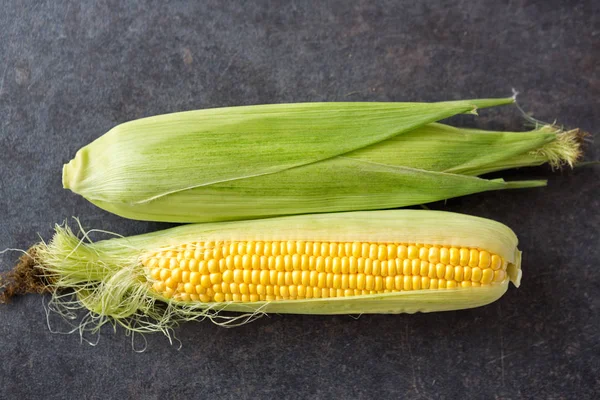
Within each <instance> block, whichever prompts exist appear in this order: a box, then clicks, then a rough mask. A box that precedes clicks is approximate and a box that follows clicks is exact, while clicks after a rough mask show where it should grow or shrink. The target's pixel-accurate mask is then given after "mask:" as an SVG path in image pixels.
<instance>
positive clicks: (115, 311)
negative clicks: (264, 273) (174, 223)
mask: <svg viewBox="0 0 600 400" xmlns="http://www.w3.org/2000/svg"><path fill="white" fill-rule="evenodd" d="M414 212H417V213H423V212H425V211H404V212H401V211H396V212H385V211H382V212H368V213H364V212H359V213H344V215H343V216H342V215H331V214H324V215H316V216H300V217H287V218H286V217H283V218H279V219H272V220H263V221H243V222H238V223H221V224H202V225H200V226H191V225H188V226H182V227H179V228H173V229H171V230H167V231H162V232H155V233H152V234H147V235H141V236H138V237H131V238H123V237H119V235H115V236H117V237H118V238H117V239H112V240H108V241H101V242H96V243H91V239H90V237H89V234H90V233H91V232H94V231H87V232H86V231H85V230H83V228H81V226H80V230H81V232H82V233H81V235H80V238H78V237H76V236H75V235H74V234H73V233H72V231H71V230H70V229H69V228H68V227H67V226H66V225H63V226H57V227H56V234H55V236H54V238H53V240H52V241H51V242H50V243H45V242H41V243H40V244H38V245H37V246H35V247H34V248H33V251H32V253H33V254H35V257H36V260H37V261H38V264H40V265H41V266H42V267H43V268H44V270H45V272H46V274H47V276H48V278H49V280H50V282H51V288H52V289H53V295H52V298H51V300H50V301H49V303H48V305H47V307H46V309H47V320H48V323H49V324H50V315H51V314H58V315H60V316H63V317H64V319H65V320H66V321H68V322H69V325H68V326H69V329H68V330H67V332H65V333H73V332H78V333H79V334H80V337H81V340H86V341H88V342H89V343H90V344H95V343H96V342H97V339H96V340H95V341H92V340H88V339H84V335H85V334H99V332H100V328H101V327H102V326H104V325H106V324H110V325H112V326H113V329H116V328H117V327H119V326H120V327H122V328H124V329H125V331H126V333H127V334H128V335H132V343H134V337H135V335H138V336H139V335H144V334H146V333H150V332H163V334H165V335H166V336H167V337H168V338H169V340H170V341H171V342H172V341H173V340H176V339H175V338H174V330H173V328H174V327H175V326H177V325H178V324H179V323H181V322H185V321H193V320H204V319H209V320H211V321H212V322H213V323H216V324H218V325H220V326H224V327H234V326H239V325H242V324H245V323H248V322H251V321H253V320H254V319H256V318H258V317H260V316H263V315H265V314H266V312H267V311H268V309H269V307H272V306H274V305H277V306H278V307H279V306H280V305H281V304H283V303H286V304H287V306H286V307H289V306H290V305H291V306H295V305H296V304H299V305H300V304H303V303H304V304H308V302H307V301H302V300H290V301H282V302H278V301H267V302H257V303H239V302H222V303H197V302H181V301H172V300H169V299H166V298H164V297H162V296H160V295H157V293H156V292H153V291H152V288H151V285H150V284H151V282H150V281H149V280H148V275H147V271H146V270H145V269H144V268H143V267H142V266H141V262H140V260H141V257H142V256H143V254H145V253H147V252H148V251H151V250H158V249H160V248H164V247H165V246H167V247H172V248H174V247H176V246H178V245H181V244H183V243H189V242H190V241H191V240H192V239H196V240H197V239H206V238H208V237H211V235H215V232H225V233H224V235H225V236H229V235H231V233H232V232H247V234H248V237H250V238H257V236H256V235H257V234H262V235H265V236H264V237H267V236H270V237H274V238H275V239H282V238H283V237H284V236H286V235H292V234H293V235H297V236H298V237H300V238H301V239H302V238H304V239H305V238H306V237H312V236H315V237H317V238H319V237H320V238H321V239H325V240H327V239H328V238H329V237H328V235H329V236H330V237H338V236H339V237H340V238H341V239H352V238H355V239H363V236H364V237H373V238H374V239H377V240H379V239H381V238H382V237H385V236H386V235H388V234H389V232H393V230H390V229H387V230H386V229H382V233H380V234H378V229H379V228H378V227H379V226H380V225H381V224H386V221H387V220H389V219H391V218H392V217H394V216H406V215H410V216H412V217H411V218H412V220H411V219H410V218H409V219H406V218H405V221H409V222H410V221H416V220H422V219H423V218H422V217H421V216H423V217H424V216H425V214H417V215H414V214H413V213H414ZM427 213H433V214H434V216H435V217H436V218H437V216H438V215H439V213H438V212H427ZM441 214H443V215H446V214H448V213H441ZM428 215H430V216H431V215H432V214H428ZM367 216H368V218H367ZM361 218H362V219H361ZM373 218H374V221H375V223H371V222H369V221H371V220H372V219H373ZM453 218H454V219H455V221H454V222H451V223H449V224H448V223H446V224H445V226H450V227H453V228H452V229H449V230H451V231H453V232H454V235H453V239H452V240H453V241H454V244H456V245H460V244H461V242H462V243H463V244H465V243H464V242H465V241H466V242H472V244H476V242H477V241H479V244H481V247H484V248H485V247H487V246H490V247H493V248H494V249H495V250H496V251H498V252H500V253H502V254H503V255H505V256H506V255H507V257H508V258H509V259H510V261H512V262H514V263H516V264H515V265H518V259H517V258H515V257H517V256H516V253H514V252H515V251H516V247H515V246H516V238H514V237H513V236H514V234H512V231H510V230H508V228H506V227H504V226H502V225H501V224H497V223H493V222H492V221H487V222H488V223H490V224H491V225H490V226H488V225H484V223H483V222H481V219H477V218H473V217H467V216H460V217H458V216H454V217H453ZM465 218H466V220H465V223H466V224H467V225H468V224H469V222H471V223H474V222H475V223H477V224H478V225H479V228H478V225H477V224H476V225H475V226H471V225H469V227H466V226H463V227H461V225H460V224H458V225H457V221H458V222H460V221H462V220H463V219H465ZM346 219H348V220H349V221H352V222H348V221H347V220H346ZM400 220H402V218H400ZM294 221H296V222H294ZM436 221H437V220H436V219H435V218H433V216H431V217H430V218H429V222H427V218H425V223H426V224H429V226H431V227H434V226H437V222H436ZM303 224H304V225H303ZM336 224H338V225H341V226H339V227H338V226H336ZM344 224H345V225H344ZM352 224H355V226H354V228H356V227H358V226H362V227H363V232H359V233H358V234H357V233H356V229H354V228H352V229H348V227H352V226H353V225H352ZM369 224H371V225H369ZM387 224H390V223H389V222H387ZM398 224H399V226H403V225H402V223H400V222H399V223H398ZM453 224H454V225H453ZM255 225H257V226H255ZM365 225H366V226H365ZM410 225H411V224H410V223H409V224H407V225H406V227H405V228H404V229H405V230H408V231H410V230H411V229H412V230H413V231H412V233H411V232H409V233H407V235H408V234H409V235H410V237H413V236H414V237H415V238H417V239H425V238H430V240H431V242H432V243H434V244H439V243H442V242H448V241H449V240H448V238H447V237H444V235H446V236H448V237H449V233H444V234H442V235H440V234H438V235H431V234H430V233H429V231H428V229H429V230H431V229H432V228H428V229H425V230H423V229H420V228H419V229H417V228H411V227H410ZM412 225H415V224H414V223H413V224H412ZM253 227H254V228H253ZM298 227H299V228H300V229H301V231H297V230H296V229H297V228H298ZM327 227H333V230H334V231H335V232H337V233H335V232H334V233H329V230H331V229H330V228H327ZM484 228H485V229H484ZM285 229H287V232H285ZM307 229H308V230H307ZM310 229H313V230H310ZM441 230H444V226H442V228H441ZM472 230H473V231H474V232H475V234H476V236H479V239H476V240H475V242H473V239H472V238H471V237H470V236H471V234H470V232H471V231H472ZM228 231H229V233H227V232H228ZM346 231H347V232H349V233H348V235H349V236H350V237H345V238H344V237H343V236H340V232H346ZM96 232H102V233H104V234H106V233H108V232H105V231H96ZM272 232H276V233H272ZM282 232H283V233H282ZM318 232H321V234H318ZM477 232H479V233H480V234H479V235H477ZM481 232H488V233H487V235H488V236H490V237H489V238H487V239H486V238H485V237H484V238H483V241H482V239H481V237H482V236H486V234H481ZM109 234H110V233H109ZM492 234H493V236H495V237H494V238H492V237H491V236H492ZM319 235H320V236H319ZM377 235H379V237H376V236H377ZM419 235H420V236H419ZM454 236H455V237H454ZM222 237H223V236H222ZM238 237H239V234H238ZM288 237H291V236H288ZM457 238H458V239H457ZM377 240H376V241H377ZM420 241H423V240H420ZM88 242H89V243H88ZM449 244H450V245H452V244H453V243H449ZM466 244H469V243H466ZM511 252H512V253H511ZM513 256H514V257H513ZM513 278H514V277H513V276H511V279H513ZM513 282H515V283H517V284H518V278H515V279H513ZM497 286H498V288H499V289H501V290H500V292H494V294H493V297H494V298H489V299H487V300H485V301H480V300H479V301H475V303H473V300H471V299H468V298H467V299H466V300H465V299H464V298H463V300H462V301H463V304H464V307H465V308H467V307H473V306H477V305H483V304H485V303H487V302H491V301H493V300H495V299H496V298H497V297H500V296H501V295H502V294H503V293H504V290H506V287H507V286H506V285H504V284H503V285H497ZM65 288H66V289H71V290H72V292H65V291H63V290H62V289H65ZM415 293H416V292H415ZM453 293H455V294H456V295H457V296H458V297H460V296H463V295H462V294H461V293H462V291H461V290H458V291H453ZM479 293H484V292H479ZM388 295H389V294H383V295H378V296H375V297H376V299H377V300H376V301H377V303H373V302H370V303H369V299H375V298H373V296H357V297H355V299H356V298H360V299H361V301H362V300H363V299H364V300H365V301H367V303H366V305H365V306H368V304H371V306H372V305H373V304H380V303H383V304H386V301H387V299H389V298H390V297H389V296H388ZM453 296H454V294H453ZM465 296H466V295H465ZM330 300H331V304H334V303H335V304H338V305H339V304H343V303H340V301H345V299H344V298H341V299H330ZM418 300H419V299H418V298H416V301H418ZM428 301H431V300H428ZM459 301H460V300H459ZM336 302H337V303H336ZM310 304H311V306H313V305H314V306H318V304H320V303H319V302H312V303H310ZM390 304H391V303H390ZM365 306H363V303H362V302H361V305H360V306H359V308H358V309H356V308H355V309H349V311H348V312H344V311H342V312H335V313H343V314H360V313H361V307H365ZM423 307H427V306H426V305H425V306H423ZM459 308H460V307H459ZM324 310H325V311H327V309H326V308H325V309H324ZM383 310H385V309H381V310H379V312H386V311H383ZM222 311H236V312H239V313H240V314H234V315H230V314H223V313H222ZM317 311H318V310H317ZM365 311H367V312H369V310H368V309H365ZM415 311H418V309H416V310H415ZM271 312H278V311H273V310H271ZM282 312H294V311H290V310H289V309H288V310H286V309H284V310H283V311H282ZM298 312H301V311H298ZM370 312H373V310H371V311H370ZM376 312H378V311H376ZM411 312H414V311H411ZM325 313H328V312H325ZM329 313H331V312H329ZM76 321H78V322H76ZM142 347H143V346H142ZM138 350H139V349H138Z"/></svg>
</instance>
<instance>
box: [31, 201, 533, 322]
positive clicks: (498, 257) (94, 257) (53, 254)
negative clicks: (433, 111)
mask: <svg viewBox="0 0 600 400" xmlns="http://www.w3.org/2000/svg"><path fill="white" fill-rule="evenodd" d="M32 253H34V254H36V262H37V264H38V265H39V266H40V268H42V269H43V270H44V271H45V272H46V274H47V275H48V276H49V277H51V282H52V288H53V289H54V290H58V289H65V288H67V289H68V288H70V289H73V290H74V291H75V293H76V295H77V297H78V299H79V302H80V304H81V306H82V307H85V308H87V309H88V310H90V311H92V312H93V313H94V314H97V315H100V316H102V317H105V318H109V320H114V321H118V322H119V324H121V325H123V326H126V327H127V328H129V329H132V330H139V329H140V328H138V326H139V324H142V325H144V326H146V328H144V329H147V330H163V331H164V330H165V329H166V328H165V327H169V326H171V325H172V324H174V323H176V322H177V321H185V320H190V319H198V318H211V319H213V320H217V321H219V318H224V321H229V322H223V323H230V322H231V321H232V320H231V319H227V318H230V317H221V316H220V315H219V314H218V313H219V311H222V310H226V311H235V312H241V313H242V314H241V315H240V316H239V317H235V318H249V317H252V316H254V315H256V314H257V313H258V314H260V313H266V312H275V313H295V314H356V313H358V314H361V313H414V312H431V311H444V310H456V309H463V308H471V307H477V306H482V305H485V304H488V303H490V302H492V301H495V300H497V299H498V298H499V297H501V296H502V295H503V294H504V293H505V291H506V290H507V288H508V282H513V283H514V284H515V285H517V286H518V285H519V282H520V279H521V270H520V265H521V256H520V252H519V250H518V249H517V238H516V236H515V235H514V233H513V232H512V231H511V230H510V229H509V228H508V227H506V226H504V225H502V224H500V223H497V222H494V221H490V220H486V219H482V218H476V217H470V216H466V215H460V214H453V213H445V212H436V211H424V210H423V211H421V210H419V211H417V210H390V211H369V212H364V211H363V212H349V213H338V214H316V215H298V216H289V217H278V218H269V219H263V220H247V221H236V222H221V223H206V224H197V225H183V226H179V227H176V228H172V229H168V230H165V231H160V232H154V233H149V234H145V235H139V236H132V237H122V238H116V239H110V240H104V241H100V242H96V243H83V242H81V241H80V240H79V239H77V238H76V237H75V236H74V235H73V234H72V233H71V232H70V231H69V230H68V229H65V228H62V227H57V232H56V235H55V236H54V238H53V240H52V241H51V242H50V243H49V244H47V245H46V244H43V243H42V244H40V245H38V246H37V247H36V248H35V249H34V251H32ZM68 309H69V310H71V309H72V305H71V304H69V308H68ZM242 316H246V317H242ZM235 318H234V319H233V320H236V319H235ZM100 320H101V321H106V320H105V319H100ZM148 321H154V322H152V323H150V322H148Z"/></svg>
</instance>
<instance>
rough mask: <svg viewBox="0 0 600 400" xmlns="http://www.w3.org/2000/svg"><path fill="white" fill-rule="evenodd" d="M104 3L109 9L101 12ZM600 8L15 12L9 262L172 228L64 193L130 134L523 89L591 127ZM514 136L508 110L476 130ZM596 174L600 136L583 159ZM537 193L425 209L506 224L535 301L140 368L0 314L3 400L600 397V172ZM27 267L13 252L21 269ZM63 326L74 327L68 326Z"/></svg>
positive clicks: (337, 325)
mask: <svg viewBox="0 0 600 400" xmlns="http://www.w3.org/2000/svg"><path fill="white" fill-rule="evenodd" d="M96 3H97V4H96ZM599 4H600V3H599V2H597V1H592V0H590V1H558V0H537V1H535V0H532V1H526V0H523V1H498V0H488V1H472V0H460V1H434V0H431V1H420V2H416V1H372V2H369V1H301V0H296V1H289V2H287V1H254V2H251V1H247V2H221V1H216V0H215V1H204V2H171V3H170V4H169V5H165V4H163V2H159V1H155V2H144V1H129V2H120V1H102V2H91V1H89V2H85V1H84V2H81V3H80V2H75V1H74V2H64V1H45V2H42V1H3V2H2V7H1V9H2V11H1V12H0V146H1V151H0V168H1V171H2V173H1V174H0V221H1V223H0V248H6V247H11V248H27V247H28V246H29V245H30V244H32V243H33V242H35V241H36V240H37V239H38V236H37V235H38V233H39V234H40V235H41V236H42V237H44V238H45V239H48V238H50V235H51V232H52V226H53V224H54V223H57V222H61V221H63V220H65V219H66V218H70V217H71V216H79V217H81V220H82V222H83V224H84V226H85V227H87V228H92V227H93V228H100V229H106V230H110V231H114V232H118V233H121V234H124V235H129V234H135V233H141V232H147V231H151V230H155V229H158V228H163V227H166V226H167V225H165V224H162V225H161V224H156V223H144V222H133V221H127V220H124V219H121V218H118V217H116V216H113V215H109V214H108V213H106V212H103V211H101V210H99V209H97V208H95V207H94V206H92V205H90V204H88V203H87V202H86V201H84V200H83V199H82V198H79V197H78V196H76V195H74V194H72V193H70V192H68V191H64V190H63V189H62V188H61V177H60V171H61V167H62V164H63V163H64V162H67V161H68V160H69V159H70V158H71V157H73V155H74V154H75V152H76V150H77V149H78V148H80V147H81V146H83V145H85V144H87V143H88V142H90V141H91V140H93V139H94V138H97V137H98V136H100V135H101V134H102V133H104V132H105V131H107V130H108V129H110V128H111V127H112V126H114V125H116V124H118V123H121V122H124V121H128V120H131V119H135V118H139V117H143V116H148V115H153V114H159V113H166V112H173V111H181V110H189V109H196V108H204V107H215V106H227V105H241V104H256V103H272V102H292V101H330V100H337V101H355V100H363V101H419V100H420V101H435V100H446V99H448V100H449V99H459V98H469V97H489V96H505V95H510V93H511V92H510V90H511V88H512V87H515V88H517V89H519V90H520V91H521V93H522V94H521V97H520V102H521V104H522V106H523V107H524V108H525V109H526V110H527V111H529V112H532V113H533V114H534V115H535V116H536V117H537V118H540V119H543V120H548V121H552V120H554V119H557V120H558V121H559V122H560V123H562V124H565V125H566V126H568V127H580V128H583V129H585V130H588V131H590V132H596V133H597V132H598V131H599V130H600V114H599V111H598V110H599V105H600V100H599V99H600V76H599V68H598V65H599V63H600V60H599V58H600V6H599ZM458 122H460V123H464V124H467V125H473V126H479V127H485V128H499V129H509V128H512V129H521V128H522V127H523V120H522V119H520V117H519V114H518V113H517V112H516V111H515V110H514V108H504V109H499V110H498V111H495V110H491V111H485V112H482V113H481V117H479V118H473V117H464V118H461V119H460V120H459V121H458ZM598 158H600V152H599V141H596V142H595V143H590V144H589V146H588V150H587V152H586V159H588V160H590V159H598ZM503 176H506V177H508V178H514V179H517V178H518V179H524V178H532V179H533V178H547V179H549V186H548V187H547V188H545V189H532V190H522V191H511V192H503V193H500V192H498V193H487V194H480V195H473V196H468V197H465V198H461V199H453V200H450V201H448V202H446V203H441V202H440V203H436V204H433V205H431V207H432V208H436V209H445V210H451V211H458V212H465V213H470V214H474V215H478V216H484V217H491V218H494V219H497V220H499V221H502V222H504V223H506V224H508V225H509V226H511V227H512V228H513V229H514V230H515V231H516V233H517V234H518V235H519V237H520V240H521V245H520V247H521V249H522V250H523V251H524V264H523V265H524V267H523V268H524V279H523V285H522V287H521V288H520V289H518V290H516V289H514V288H511V289H510V290H509V292H508V293H507V295H506V296H505V297H503V298H502V299H501V300H500V301H498V302H497V303H494V304H492V305H490V306H487V307H483V308H479V309H474V310H467V311H459V312H447V313H438V314H421V315H399V316H362V317H361V318H359V319H354V318H351V317H349V316H336V317H319V316H312V317H310V316H277V315H273V316H270V317H268V318H263V319H261V320H259V321H257V322H254V323H252V324H249V325H246V326H244V327H241V328H238V329H229V330H228V329H222V328H218V327H216V326H213V325H212V324H211V323H209V322H203V323H191V324H187V325H184V326H182V327H181V328H179V329H177V330H176V334H177V336H178V337H179V338H180V339H181V341H182V342H183V349H182V350H178V349H177V346H170V345H169V343H168V341H167V340H166V339H165V338H164V337H163V336H162V335H158V334H157V335H153V336H149V337H147V341H148V348H147V351H146V352H145V353H143V354H137V353H134V352H133V351H132V350H131V343H130V340H129V338H127V337H126V336H125V335H124V333H123V331H122V330H117V332H116V333H113V331H112V330H111V329H104V330H103V331H102V332H101V337H100V341H99V344H98V345H97V346H95V347H92V346H89V345H87V344H80V343H79V337H78V336H77V335H76V334H75V335H59V334H54V333H51V332H50V331H49V330H48V328H47V326H46V317H45V314H44V308H43V305H42V297H40V296H26V297H23V298H20V299H17V300H16V301H14V303H13V304H12V305H10V306H2V307H0V398H3V399H12V398H22V399H25V398H44V399H62V398H75V397H77V398H85V399H96V398H98V399H100V398H144V399H171V398H173V399H178V398H186V397H196V398H235V399H247V398H290V399H304V398H323V399H327V398H361V399H368V398H399V397H406V398H424V399H437V398H445V399H451V398H482V399H484V398H485V399H488V398H494V397H495V398H503V399H508V398H571V399H574V398H576V399H590V398H593V397H594V393H595V392H597V391H599V390H600V378H599V377H600V357H599V353H600V346H599V342H600V335H599V333H598V332H599V328H600V318H599V315H598V308H599V306H600V301H599V299H600V279H599V278H598V276H599V274H598V266H599V259H600V257H599V248H600V246H599V245H600V240H599V235H598V226H599V223H600V217H599V212H598V210H599V201H598V198H599V196H598V195H599V194H600V190H599V189H600V185H599V183H598V182H599V177H600V168H598V167H588V168H581V169H578V170H575V171H568V170H565V171H558V172H554V173H553V172H552V171H550V169H549V168H533V169H527V170H521V171H511V172H508V173H505V174H503ZM16 258H17V254H16V253H7V254H5V255H3V256H0V270H3V271H4V270H8V269H9V268H10V267H11V265H12V264H13V263H14V261H15V260H16ZM55 325H56V327H61V325H60V324H59V323H58V322H57V323H56V324H55Z"/></svg>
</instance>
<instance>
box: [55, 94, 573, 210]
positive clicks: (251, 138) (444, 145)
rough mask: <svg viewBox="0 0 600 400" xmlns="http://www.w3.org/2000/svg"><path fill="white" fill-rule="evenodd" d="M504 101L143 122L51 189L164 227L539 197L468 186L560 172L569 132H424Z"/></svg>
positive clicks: (282, 108) (201, 114)
mask: <svg viewBox="0 0 600 400" xmlns="http://www.w3.org/2000/svg"><path fill="white" fill-rule="evenodd" d="M513 101H514V99H512V98H504V99H488V100H486V99H475V100H466V101H453V102H441V103H307V104H302V103H301V104H275V105H263V106H248V107H229V108H219V109H209V110H199V111H191V112H184V113H175V114H169V115H161V116H155V117H151V118H144V119H141V120H136V121H131V122H127V123H124V124H121V125H118V126H116V127H115V128H113V129H111V130H110V131H109V132H108V133H106V134H105V135H103V136H102V137H100V138H98V139H97V140H95V141H94V142H93V143H91V144H89V145H87V146H85V147H83V148H82V149H80V150H79V151H78V152H77V154H76V155H75V158H74V159H73V160H71V161H70V162H69V163H68V164H66V165H65V166H64V168H63V186H64V187H65V188H68V189H70V190H72V191H73V192H75V193H78V194H80V195H82V196H84V197H85V198H86V199H88V200H89V201H91V202H92V203H94V204H95V205H97V206H98V207H101V208H103V209H105V210H108V211H110V212H113V213H115V214H118V215H121V216H123V217H127V218H132V219H142V220H153V221H170V222H207V221H224V220H240V219H250V218H260V217H266V216H277V215H291V214H306V213H322V212H338V211H349V210H372V209H385V208H397V207H403V206H408V205H414V204H423V203H429V202H432V201H437V200H442V199H447V198H451V197H456V196H463V195H467V194H471V193H477V192H483V191H488V190H500V189H510V188H524V187H535V186H543V185H544V184H545V181H519V182H504V181H503V180H502V179H492V180H488V179H481V178H477V177H476V176H477V175H480V174H482V173H485V172H490V171H496V170H501V169H506V168H513V167H521V166H529V165H539V164H542V163H544V162H552V163H553V165H558V164H560V163H561V162H569V163H572V162H573V160H574V159H576V158H577V156H578V154H579V144H578V142H577V140H575V139H576V137H577V135H576V134H575V133H573V132H562V131H561V130H560V129H558V128H556V127H543V128H539V129H536V130H534V131H531V132H486V131H478V130H470V129H457V128H453V127H450V126H447V125H442V124H438V123H435V121H439V120H441V119H443V118H447V117H449V116H452V115H455V114H459V113H469V112H473V111H474V110H475V109H476V108H478V107H479V108H481V107H489V106H494V105H501V104H509V103H512V102H513Z"/></svg>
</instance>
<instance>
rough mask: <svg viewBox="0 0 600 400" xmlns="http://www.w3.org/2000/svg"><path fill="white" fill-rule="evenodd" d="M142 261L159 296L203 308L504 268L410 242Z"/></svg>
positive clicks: (496, 272) (258, 245)
mask: <svg viewBox="0 0 600 400" xmlns="http://www.w3.org/2000/svg"><path fill="white" fill-rule="evenodd" d="M460 253H463V254H464V257H463V258H459V257H458V254H460ZM450 254H454V255H456V257H450ZM440 255H441V257H440ZM141 263H142V265H143V266H144V267H146V275H147V278H148V281H150V282H153V283H152V289H153V290H154V291H155V292H156V293H157V294H158V295H160V296H162V297H165V298H173V299H174V300H178V301H201V302H207V303H208V302H224V301H233V302H255V301H278V300H302V299H311V298H330V297H349V296H362V295H370V294H371V295H372V294H382V293H393V292H401V291H410V290H444V289H446V288H449V287H457V288H467V287H473V286H474V287H479V286H482V285H483V286H486V285H493V284H502V283H504V282H505V280H506V279H508V276H507V274H506V269H507V266H508V264H507V262H506V261H505V260H503V259H502V257H501V256H499V255H497V254H490V253H489V252H488V251H486V250H480V249H477V248H456V247H444V246H431V245H427V244H416V243H412V244H411V243H385V242H379V243H369V242H340V243H338V242H313V241H304V240H287V241H281V242H278V241H266V242H263V241H257V242H254V241H239V242H229V241H224V242H191V243H186V244H182V245H180V246H176V247H169V248H166V249H163V250H160V251H156V252H149V253H146V254H144V255H142V257H141Z"/></svg>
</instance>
